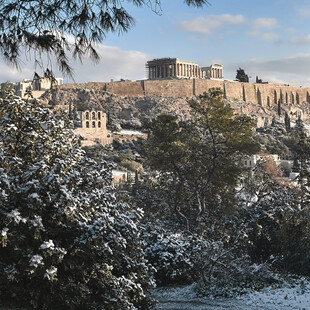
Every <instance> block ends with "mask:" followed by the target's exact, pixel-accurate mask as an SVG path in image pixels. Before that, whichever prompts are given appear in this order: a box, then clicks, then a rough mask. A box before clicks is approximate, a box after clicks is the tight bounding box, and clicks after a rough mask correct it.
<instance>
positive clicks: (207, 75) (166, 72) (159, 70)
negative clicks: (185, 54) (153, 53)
mask: <svg viewBox="0 0 310 310" xmlns="http://www.w3.org/2000/svg"><path fill="white" fill-rule="evenodd" d="M146 68H147V70H148V79H149V80H160V79H218V80H222V79H223V66H222V65H219V64H214V65H211V66H209V67H203V68H201V67H199V65H198V64H196V63H194V62H192V61H184V60H180V59H178V58H157V59H153V60H150V61H148V62H147V64H146Z"/></svg>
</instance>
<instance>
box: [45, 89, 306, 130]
mask: <svg viewBox="0 0 310 310" xmlns="http://www.w3.org/2000/svg"><path fill="white" fill-rule="evenodd" d="M40 99H41V101H42V102H43V103H44V104H46V105H51V106H54V107H57V106H60V105H62V106H66V107H69V106H71V109H72V110H77V111H85V110H102V111H104V112H105V113H106V114H107V127H108V128H109V129H110V130H119V129H120V128H134V129H140V128H143V126H144V123H145V120H147V119H151V118H154V117H156V116H157V115H158V114H161V113H171V114H176V115H178V116H179V117H180V118H181V119H183V120H185V119H187V118H189V117H190V116H189V111H190V107H189V104H188V101H187V99H182V98H169V97H159V96H152V97H147V96H145V97H121V96H117V95H115V94H113V93H111V92H108V91H105V90H101V89H87V88H79V87H76V88H61V89H54V90H51V91H48V92H46V93H45V94H44V95H43V96H42V97H41V98H40ZM225 102H226V103H227V104H229V105H230V106H231V107H232V108H234V109H235V111H236V114H247V115H251V116H253V117H254V118H256V119H257V127H264V126H266V125H269V124H271V122H272V119H273V118H278V119H280V120H282V121H284V116H285V112H287V113H288V115H289V116H290V119H291V121H292V122H293V123H294V122H295V121H296V120H297V119H298V118H299V117H301V118H302V120H303V121H304V122H305V124H308V123H309V124H310V104H309V103H307V102H303V103H300V104H285V103H283V104H281V111H282V112H281V115H280V117H279V116H278V113H279V109H278V106H276V105H271V106H262V105H260V104H257V103H249V102H244V101H238V100H231V99H230V100H229V99H226V100H225Z"/></svg>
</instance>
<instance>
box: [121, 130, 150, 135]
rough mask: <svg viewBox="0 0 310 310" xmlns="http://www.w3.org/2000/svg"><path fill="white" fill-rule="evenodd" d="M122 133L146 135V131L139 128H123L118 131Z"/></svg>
mask: <svg viewBox="0 0 310 310" xmlns="http://www.w3.org/2000/svg"><path fill="white" fill-rule="evenodd" d="M118 133H119V134H121V135H128V136H133V135H135V136H138V135H145V133H144V132H142V131H138V130H130V129H122V130H121V131H120V132H118Z"/></svg>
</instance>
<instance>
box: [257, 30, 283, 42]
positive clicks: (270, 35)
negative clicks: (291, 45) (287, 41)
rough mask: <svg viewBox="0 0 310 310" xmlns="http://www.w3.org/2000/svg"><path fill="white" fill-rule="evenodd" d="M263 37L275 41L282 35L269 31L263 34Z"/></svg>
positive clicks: (265, 39)
mask: <svg viewBox="0 0 310 310" xmlns="http://www.w3.org/2000/svg"><path fill="white" fill-rule="evenodd" d="M261 38H262V40H264V41H275V40H277V39H279V38H280V36H279V35H278V34H276V33H271V32H269V33H264V34H262V36H261Z"/></svg>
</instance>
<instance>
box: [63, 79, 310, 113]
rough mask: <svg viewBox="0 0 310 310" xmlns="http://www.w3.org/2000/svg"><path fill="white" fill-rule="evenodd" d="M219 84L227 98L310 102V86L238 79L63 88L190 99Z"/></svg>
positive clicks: (269, 103) (66, 86)
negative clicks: (246, 81)
mask: <svg viewBox="0 0 310 310" xmlns="http://www.w3.org/2000/svg"><path fill="white" fill-rule="evenodd" d="M214 87H218V88H221V89H222V90H223V91H224V96H225V98H227V99H229V100H238V101H245V102H252V103H257V104H260V105H261V106H264V107H266V106H272V105H277V104H278V102H279V101H280V102H282V103H288V104H292V105H298V104H301V103H302V102H306V101H307V102H310V89H309V88H301V87H296V86H285V85H282V84H275V83H269V84H253V83H240V82H236V81H220V80H203V79H201V80H200V79H183V80H142V81H122V82H110V83H99V82H89V83H84V84H63V85H61V86H59V88H62V89H70V88H71V89H72V88H88V89H95V90H106V91H109V92H112V93H114V94H116V95H118V96H121V97H143V96H161V97H172V98H190V97H192V96H193V95H201V94H203V93H204V92H207V91H208V90H209V89H210V88H214Z"/></svg>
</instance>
